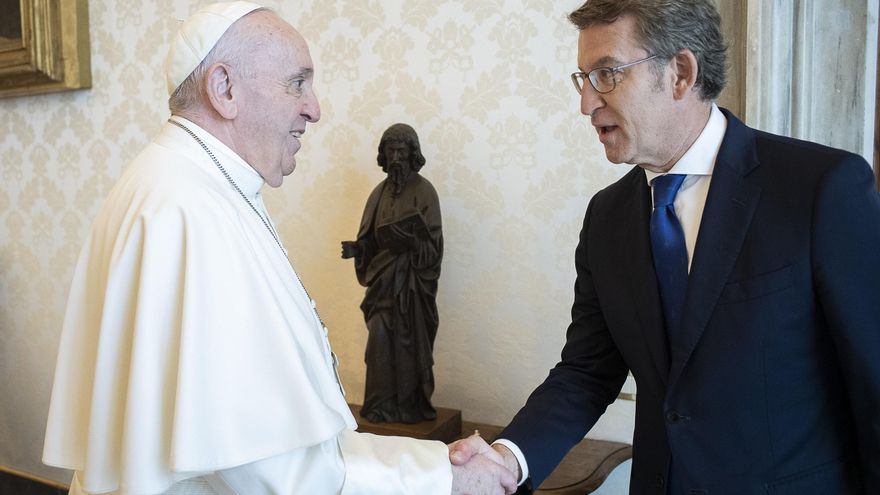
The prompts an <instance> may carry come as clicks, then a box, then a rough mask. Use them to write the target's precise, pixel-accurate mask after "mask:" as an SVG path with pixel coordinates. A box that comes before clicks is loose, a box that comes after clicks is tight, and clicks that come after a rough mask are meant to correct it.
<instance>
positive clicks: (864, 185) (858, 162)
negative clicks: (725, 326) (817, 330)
mask: <svg viewBox="0 0 880 495" xmlns="http://www.w3.org/2000/svg"><path fill="white" fill-rule="evenodd" d="M812 243H813V259H812V264H813V270H814V273H815V284H816V294H817V296H818V299H819V304H820V306H821V309H822V311H823V313H824V316H825V318H826V320H827V322H828V327H829V330H830V332H831V333H832V338H833V341H834V344H835V347H836V351H837V355H838V358H839V362H840V366H841V369H842V370H843V374H844V377H845V383H844V386H845V387H846V390H847V395H848V397H849V403H850V409H851V410H852V413H853V416H854V417H853V422H854V424H855V426H856V431H857V437H858V442H859V445H858V459H859V464H860V467H861V472H862V476H863V483H864V489H865V493H880V463H878V462H877V459H880V195H878V193H877V191H876V190H875V182H874V175H873V173H872V172H871V169H870V168H869V167H868V166H867V164H866V163H865V162H864V160H862V159H861V158H859V157H857V156H855V155H848V156H847V158H845V159H844V160H842V161H841V162H840V163H838V164H837V165H836V166H833V167H831V168H830V169H829V171H828V172H826V173H825V176H824V177H823V181H822V184H821V186H820V189H819V192H818V195H817V198H816V202H815V208H814V212H813V232H812Z"/></svg>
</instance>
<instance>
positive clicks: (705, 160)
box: [645, 103, 727, 184]
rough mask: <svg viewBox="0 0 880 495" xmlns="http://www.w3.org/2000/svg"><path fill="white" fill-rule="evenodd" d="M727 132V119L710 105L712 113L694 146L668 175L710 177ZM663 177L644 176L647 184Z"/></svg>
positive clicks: (648, 174)
mask: <svg viewBox="0 0 880 495" xmlns="http://www.w3.org/2000/svg"><path fill="white" fill-rule="evenodd" d="M726 131H727V119H726V118H724V114H722V113H721V110H719V109H718V106H717V105H716V104H714V103H713V104H712V111H711V112H710V113H709V120H708V121H707V122H706V126H705V127H703V131H702V132H700V135H699V136H698V137H697V140H696V141H694V144H692V145H691V147H690V148H689V149H688V150H687V151H686V152H685V154H684V155H682V157H681V158H679V159H678V161H677V162H676V163H675V165H673V166H672V168H671V169H670V170H669V172H668V173H670V174H684V175H712V171H713V170H714V169H715V159H716V158H717V157H718V150H719V149H720V148H721V141H723V140H724V133H725V132H726ZM660 175H664V174H662V173H660V174H658V173H657V172H651V171H650V170H645V176H646V178H647V179H648V184H651V181H652V180H654V178H656V177H657V176H660Z"/></svg>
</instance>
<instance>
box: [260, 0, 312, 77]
mask: <svg viewBox="0 0 880 495" xmlns="http://www.w3.org/2000/svg"><path fill="white" fill-rule="evenodd" d="M253 17H254V22H253V24H252V28H253V29H254V30H255V31H256V33H257V36H258V38H259V39H258V41H257V49H256V54H255V55H257V56H262V57H263V58H264V59H265V60H267V61H269V63H265V64H259V65H263V66H264V67H265V68H272V67H274V68H276V69H279V70H281V71H283V72H288V71H297V70H303V69H311V68H312V67H313V64H312V57H311V54H310V53H309V47H308V45H307V44H306V40H305V39H304V38H303V37H302V35H300V34H299V32H297V30H296V29H294V28H293V26H291V25H290V24H288V23H287V22H286V21H285V20H283V19H281V18H280V17H278V15H277V14H275V13H273V12H268V11H262V12H256V13H255V14H254V15H253Z"/></svg>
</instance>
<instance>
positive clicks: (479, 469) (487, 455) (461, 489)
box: [449, 435, 519, 495]
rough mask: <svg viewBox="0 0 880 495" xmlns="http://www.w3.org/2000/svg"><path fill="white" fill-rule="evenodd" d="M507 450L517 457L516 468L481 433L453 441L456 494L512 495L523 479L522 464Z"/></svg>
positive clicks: (451, 451) (451, 449)
mask: <svg viewBox="0 0 880 495" xmlns="http://www.w3.org/2000/svg"><path fill="white" fill-rule="evenodd" d="M501 448H504V447H501ZM504 450H507V449H504ZM502 452H503V451H502ZM507 452H508V453H510V456H511V457H512V458H513V466H515V467H514V469H512V468H511V465H510V464H509V460H507V459H505V458H504V456H503V455H502V453H501V452H499V451H498V450H496V449H495V448H493V447H491V446H489V444H487V443H486V442H485V441H484V440H483V439H482V438H480V437H479V435H473V436H470V437H468V438H465V439H462V440H458V441H457V442H453V443H451V444H449V461H450V462H451V463H452V493H453V495H482V494H491V495H501V494H505V495H510V494H512V493H513V492H515V491H516V485H517V480H518V479H519V478H518V476H517V474H516V472H515V469H518V468H519V465H518V464H517V463H516V458H515V457H514V456H513V453H511V452H510V451H509V450H508V451H507Z"/></svg>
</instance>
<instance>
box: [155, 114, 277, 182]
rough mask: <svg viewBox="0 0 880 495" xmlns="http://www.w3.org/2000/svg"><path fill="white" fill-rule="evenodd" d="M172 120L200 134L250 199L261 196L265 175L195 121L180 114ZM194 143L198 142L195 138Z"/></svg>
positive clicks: (197, 134)
mask: <svg viewBox="0 0 880 495" xmlns="http://www.w3.org/2000/svg"><path fill="white" fill-rule="evenodd" d="M171 120H174V121H176V122H179V123H181V124H183V125H184V126H186V127H187V129H189V130H191V131H192V132H193V134H195V135H196V136H198V137H199V139H201V140H202V141H203V142H204V143H205V145H206V146H207V147H208V149H209V150H211V153H213V154H214V156H215V157H216V158H217V160H218V161H219V162H220V165H222V166H223V168H224V169H226V172H227V173H228V174H229V177H231V178H232V180H233V182H235V184H236V185H238V187H239V189H241V192H242V193H244V194H245V196H247V197H248V199H250V200H254V199H256V198H257V197H258V196H259V194H260V189H261V188H262V187H263V183H264V182H265V181H264V180H263V177H262V176H260V174H258V173H257V171H256V170H254V168H253V167H251V166H250V165H248V163H247V162H246V161H244V159H243V158H242V157H240V156H238V154H237V153H236V152H234V151H232V149H231V148H229V147H228V146H226V145H225V144H223V142H221V141H220V140H219V139H217V138H216V137H214V135H213V134H211V133H210V132H208V131H206V130H204V129H202V128H201V127H199V126H198V125H197V124H196V123H195V122H192V121H190V120H187V119H185V118H183V117H181V116H179V115H172V116H171ZM180 130H182V129H180ZM189 139H192V138H189ZM193 143H194V144H196V143H195V141H194V140H193ZM203 153H204V152H203ZM204 156H205V159H206V160H208V161H211V159H210V157H209V156H208V154H207V153H204ZM212 166H213V164H212ZM218 172H219V170H218Z"/></svg>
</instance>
